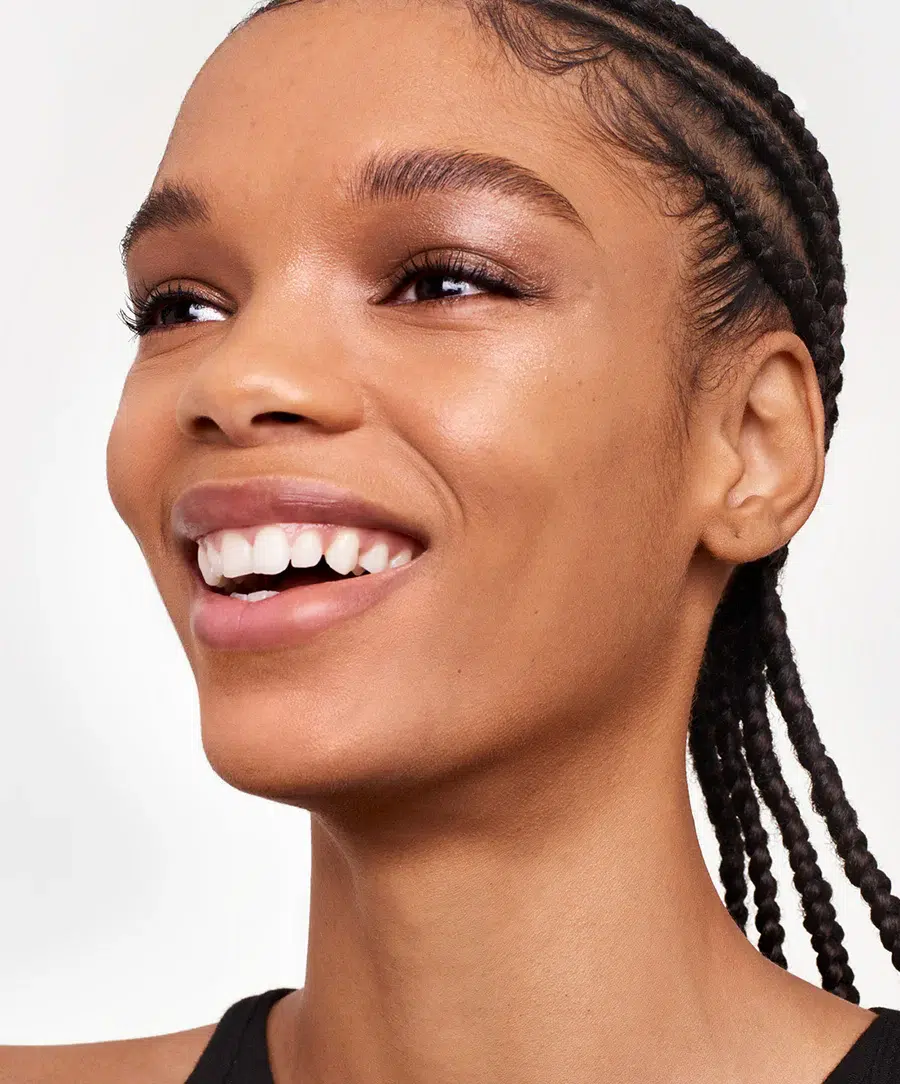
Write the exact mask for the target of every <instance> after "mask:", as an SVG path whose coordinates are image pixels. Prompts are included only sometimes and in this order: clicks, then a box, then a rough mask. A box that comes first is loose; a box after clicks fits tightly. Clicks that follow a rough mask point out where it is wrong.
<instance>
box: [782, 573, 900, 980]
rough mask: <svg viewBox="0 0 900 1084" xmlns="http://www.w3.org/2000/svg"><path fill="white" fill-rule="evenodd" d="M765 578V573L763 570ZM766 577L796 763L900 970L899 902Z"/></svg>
mask: <svg viewBox="0 0 900 1084" xmlns="http://www.w3.org/2000/svg"><path fill="white" fill-rule="evenodd" d="M763 575H764V576H766V575H767V574H766V573H765V571H764V572H763ZM767 579H768V584H767V587H768V589H767V590H766V591H765V592H764V593H763V596H762V605H763V620H762V629H761V632H762V642H763V645H764V649H765V652H766V666H767V672H768V675H769V683H770V684H771V686H772V691H773V692H774V694H775V701H776V703H777V704H778V710H779V711H780V712H781V714H782V715H783V716H784V719H785V722H786V723H787V728H788V735H789V737H790V739H791V742H792V744H793V746H794V749H795V750H796V752H797V759H798V760H799V761H800V763H801V764H802V765H803V767H804V768H805V769H806V771H807V772H808V773H809V776H810V779H811V782H812V804H813V808H814V809H815V810H816V812H817V813H818V814H819V815H820V816H821V817H822V818H823V819H824V820H825V823H826V824H827V825H828V830H829V832H830V833H831V837H832V839H833V840H834V842H835V846H836V849H837V852H838V855H839V856H840V859H841V861H842V863H843V866H844V869H845V871H846V873H847V877H848V879H849V881H850V883H851V884H852V885H853V886H854V887H855V888H858V889H859V890H860V893H861V895H862V897H863V899H864V900H865V901H866V903H867V904H868V905H869V911H870V914H871V918H872V922H873V923H874V924H875V926H876V927H877V928H878V932H879V934H880V937H881V943H882V944H883V945H884V947H885V948H886V949H887V950H888V952H890V953H891V959H892V962H893V964H894V967H896V968H897V969H898V970H900V899H898V898H897V897H896V896H895V895H893V894H892V893H891V882H890V879H889V878H888V877H887V875H886V874H885V873H883V872H882V870H881V869H880V868H879V866H878V863H877V862H876V861H875V858H874V856H873V855H872V853H871V852H870V851H869V843H868V840H867V838H866V836H865V834H864V833H863V832H862V830H861V829H860V828H859V823H858V819H857V815H856V811H855V810H854V809H853V807H852V806H851V805H850V803H849V801H848V800H847V796H846V794H845V792H844V785H843V783H842V781H841V777H840V773H839V772H838V769H837V766H836V765H835V763H834V761H833V760H832V759H831V757H830V756H828V753H827V751H826V749H825V746H824V744H823V743H822V739H821V737H820V736H819V732H818V728H817V727H816V724H815V722H814V720H813V715H812V711H811V710H810V707H809V704H808V703H807V701H806V697H805V696H804V694H803V688H802V686H801V684H800V675H799V673H798V672H797V665H796V662H795V660H794V654H793V648H792V645H791V642H790V640H789V639H788V635H787V622H786V618H785V615H784V610H783V609H782V606H781V599H780V597H779V594H778V591H777V588H776V585H775V584H774V583H773V582H772V580H771V578H770V577H768V576H767Z"/></svg>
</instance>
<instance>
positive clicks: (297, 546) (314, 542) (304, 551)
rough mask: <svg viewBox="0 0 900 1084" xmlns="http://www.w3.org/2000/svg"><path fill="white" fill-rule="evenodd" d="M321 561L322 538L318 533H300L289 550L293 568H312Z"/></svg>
mask: <svg viewBox="0 0 900 1084" xmlns="http://www.w3.org/2000/svg"><path fill="white" fill-rule="evenodd" d="M321 560H322V536H321V535H320V534H319V532H318V531H301V532H300V533H299V534H298V535H297V537H296V539H295V540H294V545H293V547H292V549H291V564H292V565H293V566H294V568H313V567H315V565H317V564H318V563H319V561H321Z"/></svg>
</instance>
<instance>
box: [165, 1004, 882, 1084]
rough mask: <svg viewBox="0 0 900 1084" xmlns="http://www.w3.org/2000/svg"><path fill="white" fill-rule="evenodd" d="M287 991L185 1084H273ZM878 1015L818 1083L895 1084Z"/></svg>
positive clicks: (256, 1009) (229, 1031) (246, 1011)
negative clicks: (273, 1046)
mask: <svg viewBox="0 0 900 1084" xmlns="http://www.w3.org/2000/svg"><path fill="white" fill-rule="evenodd" d="M292 992H293V991H291V990H269V991H268V992H267V993H265V994H258V995H256V996H255V997H247V998H244V1000H243V1001H239V1002H237V1004H236V1005H232V1006H231V1008H230V1009H229V1010H228V1011H227V1012H226V1013H225V1015H224V1016H223V1017H222V1019H221V1020H220V1021H219V1025H218V1027H217V1028H216V1030H215V1032H213V1036H212V1038H211V1039H210V1040H209V1043H208V1044H207V1047H206V1049H205V1050H204V1051H203V1053H202V1054H201V1055H200V1060H199V1061H198V1062H197V1066H196V1068H195V1069H194V1071H193V1072H192V1073H191V1075H190V1076H189V1077H188V1079H187V1080H186V1081H185V1084H275V1082H274V1080H273V1079H272V1069H271V1066H270V1065H269V1055H268V1051H267V1049H266V1020H267V1019H268V1016H269V1009H271V1008H272V1006H273V1005H274V1004H275V1002H276V1001H279V1000H280V999H281V998H283V997H284V996H285V994H290V993H292ZM870 1011H871V1012H875V1013H878V1016H877V1017H876V1018H875V1019H874V1020H873V1021H872V1023H871V1024H869V1026H868V1027H867V1028H866V1030H865V1031H864V1032H863V1033H862V1035H860V1037H859V1038H858V1039H857V1040H856V1042H855V1043H854V1044H853V1046H851V1047H850V1049H849V1050H848V1051H847V1053H846V1054H845V1055H844V1057H843V1058H842V1059H841V1061H840V1063H839V1064H838V1065H836V1066H835V1068H834V1069H833V1070H832V1071H831V1072H830V1073H829V1074H828V1076H827V1077H826V1078H825V1080H823V1081H822V1084H900V1009H886V1008H883V1007H882V1006H880V1005H873V1006H872V1008H871V1010H870Z"/></svg>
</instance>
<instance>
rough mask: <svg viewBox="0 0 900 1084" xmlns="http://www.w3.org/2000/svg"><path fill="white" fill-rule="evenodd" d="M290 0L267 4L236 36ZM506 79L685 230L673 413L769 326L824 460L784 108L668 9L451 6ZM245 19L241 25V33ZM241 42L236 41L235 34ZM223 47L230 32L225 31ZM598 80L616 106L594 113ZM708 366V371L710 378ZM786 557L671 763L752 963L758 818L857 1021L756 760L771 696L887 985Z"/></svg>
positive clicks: (829, 917) (794, 161)
mask: <svg viewBox="0 0 900 1084" xmlns="http://www.w3.org/2000/svg"><path fill="white" fill-rule="evenodd" d="M299 2H301V0H270V2H269V3H265V4H263V5H262V6H261V7H259V8H258V9H257V10H256V11H254V12H253V14H252V15H251V16H250V17H249V18H250V19H252V18H255V17H256V16H257V15H261V14H263V13H265V12H267V11H270V10H272V9H274V8H277V7H284V6H288V5H291V4H295V3H299ZM465 3H466V5H467V7H468V8H469V10H470V12H471V14H472V16H473V19H474V20H475V22H476V24H477V25H479V26H481V27H484V28H488V29H490V30H492V31H493V32H494V33H495V35H496V36H497V38H498V39H499V41H500V42H501V44H502V45H503V46H504V47H506V48H507V49H509V50H510V51H511V53H512V54H513V55H514V56H515V57H516V58H517V59H518V61H520V62H521V63H522V64H524V65H526V66H529V67H531V68H532V69H534V70H537V71H540V72H543V73H544V74H551V75H561V74H564V73H569V72H572V73H574V74H575V75H576V76H579V77H580V80H581V91H582V95H583V97H584V101H585V103H586V104H587V105H588V107H589V109H590V111H591V114H592V118H593V120H594V121H595V122H596V125H597V127H598V128H599V129H601V130H602V131H603V134H604V135H605V136H606V138H607V139H609V140H611V141H613V142H614V143H615V144H616V145H617V146H618V147H619V148H620V149H621V150H622V151H623V152H625V153H626V154H630V155H632V156H634V157H635V158H636V159H637V160H640V161H642V162H644V163H647V164H649V165H650V166H652V167H655V168H656V169H657V170H658V171H659V174H660V176H661V177H662V178H664V179H665V180H666V181H667V182H669V191H671V192H672V193H673V194H674V193H680V194H683V195H684V197H685V199H684V202H683V204H682V206H681V207H680V208H679V210H678V212H677V213H678V214H679V215H681V216H682V217H684V218H686V219H690V220H692V221H693V222H694V224H695V226H696V228H695V230H694V233H693V238H694V240H693V242H692V251H691V252H690V253H689V254H688V255H689V257H690V259H691V266H692V269H693V276H692V282H691V288H690V290H689V291H688V294H689V301H688V304H689V305H690V309H691V311H690V312H689V320H688V323H689V328H688V331H689V333H690V336H689V337H690V340H691V343H692V345H693V347H694V349H693V350H691V351H689V352H688V353H687V354H686V358H692V359H694V360H691V361H689V362H688V363H687V364H685V365H684V366H683V367H682V370H681V371H680V372H679V373H678V379H677V390H678V391H679V393H680V396H681V402H682V404H683V405H684V406H685V407H686V408H688V407H689V403H690V393H691V391H693V390H695V389H697V388H700V387H702V386H704V382H705V381H706V380H707V379H709V377H710V373H708V372H707V371H705V368H704V367H705V366H707V365H708V364H710V363H709V362H708V361H706V360H705V359H706V358H707V356H708V355H709V353H710V352H708V351H704V350H702V349H696V347H697V346H702V345H703V344H704V342H706V343H709V342H712V341H715V342H718V343H719V345H721V342H722V339H723V338H727V337H730V336H740V335H742V334H745V333H746V332H748V331H749V330H752V329H762V328H764V327H786V328H791V329H793V330H794V331H795V332H796V334H797V335H798V336H800V338H801V339H802V340H803V341H804V343H805V344H806V346H807V348H808V350H809V352H810V355H811V356H812V359H813V362H814V364H815V369H816V373H817V375H818V378H819V387H820V390H821V394H822V401H823V405H824V414H825V450H826V451H827V450H828V448H829V446H830V443H831V438H832V435H833V433H834V428H835V425H836V423H837V420H838V408H837V396H838V394H839V392H840V390H841V385H842V383H843V375H842V370H841V366H842V362H843V358H844V351H843V347H842V345H841V338H842V334H843V329H844V306H845V304H846V300H847V297H846V292H845V286H844V281H845V273H844V264H843V259H842V248H841V240H840V225H839V220H838V203H837V200H836V198H835V194H834V188H833V185H832V181H831V175H830V173H829V170H828V163H827V161H826V159H825V158H824V156H823V155H822V153H821V151H820V150H819V146H818V143H817V142H816V139H815V138H814V136H813V135H812V134H811V133H810V132H809V131H808V130H807V128H806V125H805V123H804V121H803V119H802V117H801V116H800V115H799V114H798V113H797V111H796V109H795V108H794V103H793V102H792V101H791V99H790V98H789V97H788V96H787V95H786V94H784V93H783V92H782V91H781V90H779V88H778V84H777V83H776V82H775V80H774V79H773V78H772V77H771V76H769V75H767V74H766V73H765V72H763V71H761V70H760V69H759V68H757V67H756V65H754V64H753V63H752V62H751V61H750V60H748V59H747V58H746V57H745V56H743V55H742V54H741V53H740V52H739V51H738V50H737V49H736V48H735V47H734V46H733V45H732V44H731V42H729V41H728V40H727V39H726V38H725V37H723V35H721V34H720V33H718V32H717V31H715V30H713V29H712V28H711V27H709V26H707V24H706V23H705V22H703V20H701V19H699V18H698V17H697V16H696V15H694V14H693V13H692V12H691V11H689V10H688V8H686V7H684V6H683V5H681V4H678V3H674V2H673V0H465ZM247 21H249V20H245V22H247ZM240 25H241V26H242V25H244V24H243V23H242V24H240ZM236 29H237V28H236ZM602 80H606V81H607V82H608V81H609V80H613V81H615V82H616V83H617V84H618V86H619V88H620V89H621V91H622V93H620V94H616V95H609V94H602V93H601V94H598V93H596V90H597V89H598V88H599V87H600V86H601V85H602ZM717 364H721V362H717ZM787 554H788V546H787V545H785V546H782V547H781V548H780V549H778V550H777V551H775V552H774V553H772V554H769V555H768V556H767V557H765V558H762V559H761V560H757V561H753V562H750V563H746V564H742V565H739V566H738V567H737V568H736V569H735V570H734V571H733V573H732V576H731V578H730V580H729V582H728V584H727V586H726V588H725V590H724V592H723V595H722V598H721V599H720V601H719V605H718V607H717V609H716V612H715V614H714V616H713V620H712V623H711V627H710V631H709V635H708V639H707V643H706V648H705V652H704V656H703V659H702V662H701V666H700V671H699V674H698V678H697V683H696V686H695V690H694V696H693V702H692V706H691V719H690V727H689V732H688V747H689V750H690V755H691V760H692V763H693V765H694V770H695V773H696V776H697V780H698V782H699V784H700V787H701V789H702V792H703V796H704V799H705V803H706V808H707V811H708V814H709V817H710V820H711V822H712V825H713V828H714V831H715V835H716V839H717V842H718V846H719V851H720V856H721V862H720V865H719V877H720V879H721V882H722V885H723V887H724V901H725V905H726V907H727V909H728V912H729V914H730V915H731V916H732V918H733V919H734V921H735V923H736V924H737V925H738V926H739V928H740V929H741V930H742V931H743V932H745V933H746V925H747V922H748V917H749V916H748V909H747V905H746V898H747V892H748V886H747V874H748V873H749V877H750V881H751V882H752V884H753V888H754V895H753V899H754V904H755V924H756V928H757V932H758V942H757V943H758V946H759V950H760V952H762V953H763V955H765V956H766V957H767V958H768V959H770V960H772V961H773V962H775V963H776V964H778V965H780V966H781V967H783V968H787V966H788V965H787V961H786V959H785V956H784V952H783V948H782V946H783V943H784V939H785V932H784V928H783V927H782V924H781V912H780V909H779V906H778V902H777V898H776V897H777V885H776V881H775V878H774V876H773V874H772V870H771V867H772V858H771V854H770V851H769V838H768V833H767V831H766V829H765V828H764V826H763V824H762V820H761V817H760V800H761V801H762V802H764V803H765V805H766V806H767V808H768V809H769V811H770V812H771V814H772V816H773V818H774V821H775V823H776V824H777V826H778V829H779V832H780V834H781V837H782V839H783V842H784V846H785V848H786V851H787V854H788V858H789V862H790V867H791V870H792V872H793V881H794V885H795V887H796V889H797V892H798V894H799V896H800V901H801V904H802V910H803V925H804V927H805V929H806V930H807V932H808V934H809V936H810V940H811V943H812V946H813V949H814V950H815V952H816V962H817V965H818V968H819V972H820V974H821V977H822V986H823V988H824V989H825V990H828V991H830V992H832V993H833V994H835V995H836V996H838V997H841V998H844V999H845V1000H847V1001H849V1002H852V1003H854V1004H859V1001H860V996H859V992H858V991H857V989H856V987H855V986H854V974H853V970H852V968H851V967H850V964H849V961H848V956H847V950H846V948H845V946H844V931H843V929H842V927H841V926H840V924H839V923H838V920H837V916H836V913H835V909H834V906H833V905H832V902H831V899H832V889H831V886H830V884H829V883H828V881H827V880H826V879H825V877H824V875H823V873H822V870H821V868H820V866H819V861H818V855H817V854H816V850H815V847H814V846H813V844H812V842H811V840H810V836H809V831H808V830H807V827H806V825H805V823H804V821H803V817H802V815H801V812H800V810H799V808H798V806H797V803H796V801H795V800H794V797H793V795H792V793H791V790H790V788H789V786H788V784H787V782H786V781H785V778H784V775H783V773H782V769H781V765H780V763H779V759H778V756H777V754H776V751H775V748H774V743H773V735H772V729H771V726H770V722H769V716H768V710H767V693H768V690H769V689H771V690H772V693H773V695H774V700H775V703H776V705H777V707H778V710H779V713H780V714H781V716H782V717H783V719H784V722H785V724H786V727H787V733H788V736H789V738H790V741H791V743H792V745H793V748H794V751H795V753H796V756H797V759H798V760H799V762H800V763H801V765H802V766H803V768H804V769H805V770H806V771H807V772H808V774H809V777H810V780H811V792H810V793H811V798H812V804H813V808H814V809H815V811H816V812H817V813H818V814H819V815H820V816H821V817H822V818H823V820H824V821H825V824H826V825H827V827H828V831H829V832H830V834H831V837H832V839H833V841H834V844H835V849H836V851H837V854H838V856H839V857H840V859H841V862H842V864H843V868H844V870H845V872H846V875H847V877H848V879H849V880H850V882H851V883H852V884H853V885H854V886H855V887H856V888H858V889H859V891H860V893H861V895H862V897H863V899H864V900H865V902H866V903H867V904H868V906H869V910H870V914H871V918H872V922H873V923H874V925H875V926H876V927H877V929H878V931H879V935H880V939H881V942H882V944H883V945H884V947H885V948H886V949H887V950H888V952H890V954H891V960H892V963H893V965H894V967H896V968H897V969H898V970H900V899H898V898H897V897H896V896H894V895H893V894H892V892H891V882H890V880H889V878H888V877H887V876H886V875H885V873H884V872H882V870H881V869H880V868H879V866H878V863H877V862H876V860H875V858H874V856H873V855H872V853H871V851H870V850H869V847H868V841H867V839H866V836H865V834H864V833H863V832H862V830H861V829H860V828H859V825H858V822H857V815H856V812H855V810H854V809H853V807H852V806H851V804H850V802H849V801H848V799H847V796H846V794H845V792H844V786H843V783H842V781H841V777H840V774H839V772H838V769H837V767H836V765H835V763H834V761H833V760H832V759H831V757H830V756H829V755H828V753H827V751H826V749H825V746H824V744H823V742H822V739H821V737H820V736H819V732H818V729H817V727H816V724H815V722H814V720H813V714H812V711H811V710H810V707H809V703H808V702H807V699H806V696H805V694H804V692H803V687H802V685H801V682H800V676H799V673H798V670H797V664H796V662H795V659H794V652H793V647H792V644H791V641H790V639H789V638H788V634H787V624H786V620H785V615H784V610H783V609H782V605H781V599H780V592H779V574H780V572H781V570H782V568H783V567H784V564H785V561H786V559H787Z"/></svg>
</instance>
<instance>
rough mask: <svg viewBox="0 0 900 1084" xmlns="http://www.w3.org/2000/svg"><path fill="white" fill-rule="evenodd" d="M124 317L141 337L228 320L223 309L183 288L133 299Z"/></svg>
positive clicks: (125, 321)
mask: <svg viewBox="0 0 900 1084" xmlns="http://www.w3.org/2000/svg"><path fill="white" fill-rule="evenodd" d="M121 316H122V320H123V321H124V323H125V325H126V327H128V328H130V330H131V331H132V332H133V333H134V334H135V335H140V336H143V335H146V334H148V333H149V332H151V331H158V330H161V329H163V328H167V327H180V326H182V325H184V324H198V323H209V322H210V321H211V320H225V319H227V315H226V314H225V313H224V312H223V311H222V309H221V308H220V307H219V306H218V305H216V304H214V303H213V302H212V301H210V300H209V298H206V297H202V296H201V295H200V294H198V293H196V292H194V291H192V290H185V289H181V288H174V289H167V290H164V291H161V292H160V293H156V294H154V293H152V292H151V293H150V294H149V295H148V296H147V297H146V298H137V297H132V298H130V299H129V302H128V311H127V312H123V313H122V314H121Z"/></svg>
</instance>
